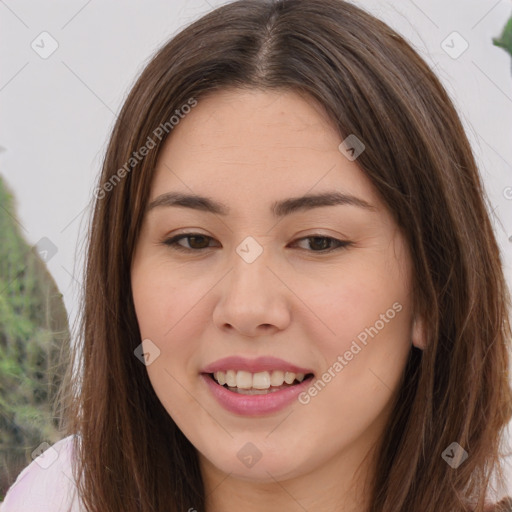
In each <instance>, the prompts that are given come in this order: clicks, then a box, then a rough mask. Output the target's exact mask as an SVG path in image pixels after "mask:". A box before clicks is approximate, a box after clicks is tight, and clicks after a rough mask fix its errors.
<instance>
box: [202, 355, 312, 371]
mask: <svg viewBox="0 0 512 512" xmlns="http://www.w3.org/2000/svg"><path fill="white" fill-rule="evenodd" d="M227 370H244V371H246V372H251V373H258V372H264V371H272V370H282V371H287V372H293V373H304V374H308V373H313V371H312V370H310V369H308V368H302V367H300V366H297V365H295V364H292V363H289V362H287V361H284V360H283V359H279V358H277V357H270V356H262V357H258V358H256V359H247V358H245V357H239V356H231V357H225V358H223V359H218V360H217V361H214V362H213V363H210V364H209V365H207V366H205V367H204V368H203V369H202V373H215V372H219V371H224V372H225V371H227Z"/></svg>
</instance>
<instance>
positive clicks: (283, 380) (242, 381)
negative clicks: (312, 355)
mask: <svg viewBox="0 0 512 512" xmlns="http://www.w3.org/2000/svg"><path fill="white" fill-rule="evenodd" d="M208 375H209V376H210V378H211V379H212V380H213V381H214V382H216V383H217V384H218V385H219V386H222V387H224V388H226V389H227V390H229V391H232V392H233V393H238V394H241V395H266V394H269V393H275V392H277V391H281V390H282V389H286V388H291V387H293V386H296V385H298V384H300V383H302V382H304V381H305V380H309V379H312V378H313V374H312V373H307V374H304V373H294V372H285V371H281V370H273V371H270V372H269V371H264V372H258V373H251V372H246V371H236V370H227V371H225V372H223V371H218V372H215V373H210V374H208Z"/></svg>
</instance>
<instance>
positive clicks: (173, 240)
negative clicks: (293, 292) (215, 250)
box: [162, 232, 353, 254]
mask: <svg viewBox="0 0 512 512" xmlns="http://www.w3.org/2000/svg"><path fill="white" fill-rule="evenodd" d="M193 237H202V238H206V239H209V240H215V239H214V238H213V237H211V236H209V235H205V234H203V233H198V232H185V233H179V234H177V235H175V236H172V237H170V238H167V239H164V240H163V241H162V244H163V245H166V246H168V247H170V248H171V249H173V250H177V251H180V252H185V253H189V254H192V253H199V254H200V253H202V252H204V251H205V250H207V249H211V246H208V247H204V248H201V249H189V248H188V247H183V246H181V245H179V244H178V242H179V241H180V240H181V239H187V238H193ZM313 238H321V239H322V238H323V239H327V240H331V241H333V242H334V243H335V244H337V247H331V248H329V249H324V250H320V251H313V250H307V249H302V250H303V251H306V252H309V253H313V254H315V253H317V254H329V253H331V252H335V251H339V250H340V249H346V248H347V247H350V246H352V245H353V242H351V241H350V240H341V239H339V238H335V237H332V236H328V235H324V234H321V233H310V234H308V235H306V236H301V237H299V238H296V239H294V240H293V242H292V243H294V244H295V243H297V242H300V241H303V240H308V239H313Z"/></svg>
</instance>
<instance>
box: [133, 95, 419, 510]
mask: <svg viewBox="0 0 512 512" xmlns="http://www.w3.org/2000/svg"><path fill="white" fill-rule="evenodd" d="M341 142H342V138H341V137H340V135H339V134H338V133H337V132H336V130H335V129H334V127H333V126H332V124H331V123H330V122H329V120H328V118H327V116H326V114H325V113H324V112H323V111H322V109H321V107H320V106H319V105H317V104H316V103H315V102H314V101H313V100H312V99H310V98H307V97H305V96H302V95H299V94H297V93H294V92H269V91H265V92H264V91H259V90H238V89H232V90H224V91H222V92H215V93H214V94H213V95H210V96H207V97H203V98H201V99H200V100H199V101H198V104H197V106H196V107H195V108H194V109H193V110H192V111H191V112H190V113H189V114H188V115H187V116H185V117H184V119H182V120H181V121H180V123H179V125H177V126H176V127H175V128H174V129H173V132H172V133H171V136H170V138H169V139H168V140H167V141H166V144H165V146H164V148H163V150H162V152H161V154H160V156H159V161H158V165H157V167H156V170H155V174H154V177H153V182H152V188H151V193H150V199H149V202H151V201H153V200H154V199H155V198H157V197H158V196H160V195H161V194H164V193H167V192H171V191H175V192H182V193H196V194H201V195H206V196H208V197H210V198H212V199H215V200H217V201H220V202H222V203H224V204H225V205H226V206H228V207H229V208H230V213H229V214H228V215H227V216H222V215H219V214H213V213H209V212H204V211H199V210H194V209H190V208H184V207H176V206H161V207H155V208H152V209H151V210H150V211H148V213H147V214H146V216H145V220H144V223H143V226H142V229H141V232H140V236H139V240H138V243H137V247H136V251H135V254H134V259H133V263H132V275H131V278H132V288H133V299H134V303H135V308H136V314H137V319H138V323H139V327H140V332H141V339H142V340H144V339H150V340H151V341H152V342H153V343H154V345H156V346H157V347H158V349H159V350H160V354H159V355H158V356H157V357H156V358H155V359H154V361H153V362H152V363H151V364H149V365H148V366H147V371H148V374H149V378H150V380H151V383H152V385H153V387H154V390H155V392H156V394H157V396H158V397H159V399H160V401H161V402H162V404H163V405H164V407H165V408H166V410H167V411H168V412H169V414H170V415H171V417H172V418H173V419H174V421H175V422H176V424H177V425H178V426H179V428H180V429H181V430H182V431H183V432H184V434H185V435H186V436H187V438H188V439H189V440H190V441H191V442H192V443H193V445H194V446H195V447H196V448H197V450H198V455H199V460H200V465H201V471H202V474H203V480H204V482H205V488H206V492H207V510H208V511H209V512H217V511H218V512H220V511H222V512H231V511H235V510H245V511H254V510H265V511H278V510H279V511H282V510H287V511H296V510H297V511H303V510H304V509H306V510H308V511H310V512H312V511H315V512H321V511H329V512H331V511H332V510H339V511H344V512H348V511H355V510H362V507H364V506H365V504H366V501H365V497H364V494H363V488H364V486H365V485H369V484H370V483H371V479H372V476H373V473H372V467H373V464H372V462H373V459H372V455H373V453H374V451H373V450H374V448H375V446H377V443H378V441H379V439H380V438H381V436H382V433H383V429H384V426H385V423H386V420H387V419H388V418H389V414H390V408H391V405H392V400H393V397H394V394H395V393H396V390H397V387H398V384H399V379H400V377H401V374H402V371H403V369H404V367H405V363H406V358H407V355H408V353H409V351H410V349H411V345H412V344H415V345H416V346H418V347H419V348H423V343H424V339H423V329H422V320H421V318H418V317H417V316H415V314H414V311H413V310H412V299H413V297H412V295H411V284H412V281H411V278H412V276H411V261H410V255H409V252H408V248H407V246H406V244H405V242H404V239H403V237H402V236H401V233H400V231H399V230H398V227H397V226H396V224H395V222H394V221H393V219H392V216H391V214H390V212H389V211H388V210H387V209H386V208H385V206H384V204H383V202H382V201H381V200H380V199H379V197H378V196H377V194H376V192H375V190H374V188H373V186H372V184H371V182H370V181H369V179H368V178H367V177H366V176H365V174H364V173H363V172H362V170H361V169H360V168H359V167H358V165H357V160H355V161H350V160H349V159H347V158H346V157H345V156H344V155H343V154H342V153H341V152H340V150H339V149H338V146H339V144H340V143H341ZM326 191H338V192H345V193H350V194H353V195H355V196H357V197H358V198H360V199H363V200H365V201H367V202H368V203H370V204H371V205H372V206H373V207H374V208H375V210H369V209H363V208H361V207H357V206H353V205H333V206H324V207H320V208H314V209H310V210H305V211H299V212H295V213H293V214H291V215H289V216H286V217H283V218H282V219H276V218H274V217H273V216H272V214H271V212H270V206H271V204H272V203H273V202H274V201H277V200H282V199H286V198H290V197H297V196H302V195H304V194H307V193H319V192H326ZM184 232H189V233H190V232H192V233H199V234H201V235H204V236H207V237H211V239H208V238H206V239H195V240H191V239H187V238H184V239H181V241H179V242H178V243H179V245H180V246H181V247H183V248H190V247H192V249H189V252H180V251H179V250H177V249H174V248H173V247H171V246H168V245H165V244H164V243H163V242H164V241H165V240H166V239H168V238H170V237H171V236H174V235H177V234H182V233H184ZM313 235H315V236H323V237H332V238H335V239H339V240H347V241H350V242H351V245H349V246H346V247H342V248H340V249H331V250H330V251H329V250H328V249H329V248H331V247H336V244H334V245H329V242H328V241H324V242H322V240H323V239H322V240H321V241H320V242H317V243H316V244H315V242H314V240H311V239H307V238H306V237H308V236H309V237H311V236H313ZM248 236H251V237H253V238H254V239H255V240H256V241H257V242H258V243H259V244H260V245H261V247H262V248H263V253H262V254H261V255H260V256H259V257H257V258H256V260H255V261H253V262H252V263H250V264H249V263H247V262H246V261H245V260H244V259H242V258H241V257H240V256H239V255H238V253H237V252H236V248H237V247H238V246H239V244H240V243H241V242H242V241H243V240H244V239H245V238H246V237H248ZM323 243H325V245H322V244H323ZM204 247H206V248H204ZM322 249H324V250H323V252H322ZM325 249H327V250H325ZM192 251H195V252H192ZM394 303H399V304H400V305H401V306H402V309H401V311H400V312H398V313H397V314H396V316H394V318H393V319H392V320H389V321H388V322H386V323H385V326H384V328H382V329H380V330H379V332H378V334H377V335H375V336H374V337H373V338H370V337H369V338H368V343H367V345H366V346H363V348H362V350H361V351H360V352H359V353H357V355H355V356H354V357H353V359H352V360H351V361H349V362H348V363H347V365H346V366H344V368H343V369H342V371H339V372H337V373H336V376H335V377H334V378H332V379H331V381H330V382H329V383H328V384H327V385H326V386H325V387H324V388H323V389H322V390H321V392H319V393H318V394H317V395H316V396H315V397H313V398H311V400H310V402H309V403H307V404H306V405H303V404H301V403H299V402H298V401H294V402H293V404H292V405H290V406H288V407H286V408H285V409H284V410H281V411H278V412H276V413H272V414H268V415H264V416H261V417H256V418H254V417H252V418H248V417H244V416H240V415H237V414H234V413H231V412H228V411H226V410H225V409H223V408H222V407H221V406H220V405H218V403H217V402H216V401H215V400H214V399H213V397H212V396H211V394H210V392H209V390H208V388H207V387H206V386H205V384H204V382H203V381H202V379H201V378H200V377H199V374H200V371H201V369H202V368H203V367H204V366H206V365H207V364H209V363H212V362H214V361H216V360H217V359H220V358H223V357H227V356H231V355H240V356H244V357H247V358H254V357H258V356H262V355H271V356H275V357H279V358H281V359H284V360H286V361H289V362H291V363H293V364H296V365H298V366H301V367H306V368H311V369H312V370H313V371H314V374H315V377H316V378H318V377H321V376H322V374H323V373H324V372H325V371H327V370H328V368H330V367H331V368H332V366H333V363H334V362H335V361H336V360H337V358H338V356H339V355H343V354H344V353H345V352H346V351H347V350H348V349H349V348H350V346H351V343H352V342H353V340H354V339H356V337H357V335H358V334H360V333H361V332H362V331H364V329H365V328H366V327H369V326H373V325H375V323H376V321H377V320H379V318H381V317H380V315H381V314H383V313H385V312H386V311H387V310H389V309H390V308H391V307H392V305H393V304H394ZM248 442H251V443H253V444H254V445H255V446H256V447H257V449H258V450H259V452H260V453H261V459H260V460H259V461H258V462H257V463H256V464H255V465H253V466H252V467H246V466H245V465H244V464H243V463H242V462H241V461H240V460H239V458H238V457H237V453H238V451H239V450H240V449H241V448H242V447H243V446H244V445H245V444H246V443H248ZM193 505H194V504H191V507H193Z"/></svg>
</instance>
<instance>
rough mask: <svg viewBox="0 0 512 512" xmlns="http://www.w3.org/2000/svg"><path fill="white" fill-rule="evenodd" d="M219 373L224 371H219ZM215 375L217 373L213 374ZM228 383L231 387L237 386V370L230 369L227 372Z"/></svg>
mask: <svg viewBox="0 0 512 512" xmlns="http://www.w3.org/2000/svg"><path fill="white" fill-rule="evenodd" d="M219 373H223V372H219ZM213 376H214V377H215V374H213ZM226 384H227V385H228V386H229V387H230V388H234V387H236V372H235V370H228V371H227V372H226Z"/></svg>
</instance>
